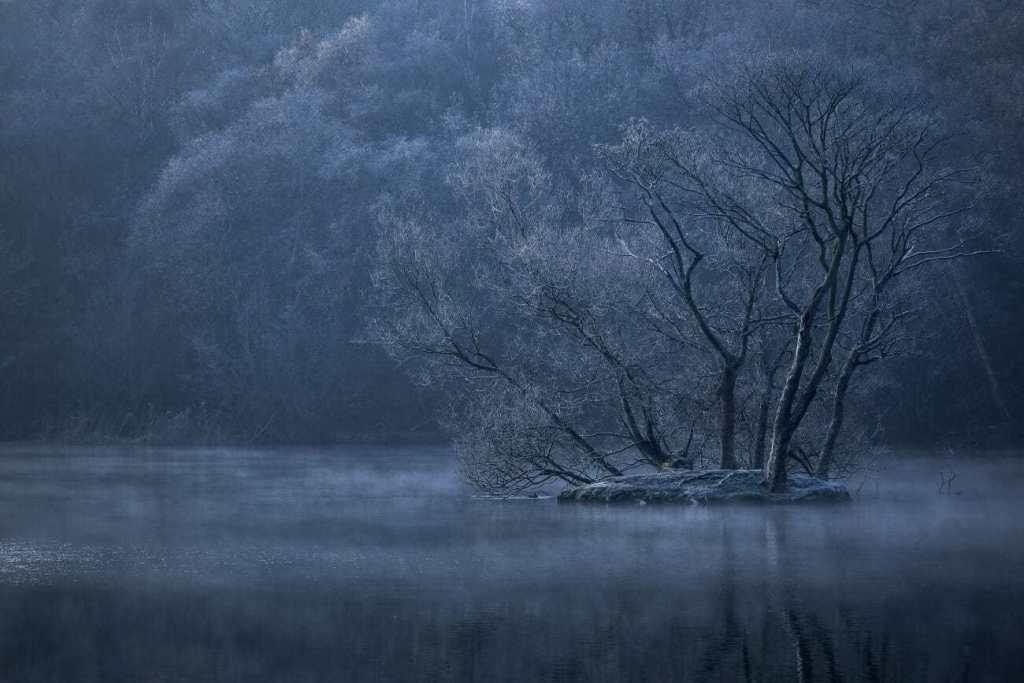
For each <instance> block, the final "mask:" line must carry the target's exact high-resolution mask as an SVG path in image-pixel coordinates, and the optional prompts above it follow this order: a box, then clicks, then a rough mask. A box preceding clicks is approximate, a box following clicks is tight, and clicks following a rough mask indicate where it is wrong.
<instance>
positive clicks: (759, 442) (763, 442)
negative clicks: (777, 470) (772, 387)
mask: <svg viewBox="0 0 1024 683" xmlns="http://www.w3.org/2000/svg"><path fill="white" fill-rule="evenodd" d="M771 396H772V395H771V392H770V391H766V392H765V395H764V397H763V398H762V399H761V407H760V410H759V411H758V414H757V439H756V441H755V442H754V468H755V469H763V468H764V456H765V451H766V450H767V448H768V416H769V415H770V413H771V409H772V400H771Z"/></svg>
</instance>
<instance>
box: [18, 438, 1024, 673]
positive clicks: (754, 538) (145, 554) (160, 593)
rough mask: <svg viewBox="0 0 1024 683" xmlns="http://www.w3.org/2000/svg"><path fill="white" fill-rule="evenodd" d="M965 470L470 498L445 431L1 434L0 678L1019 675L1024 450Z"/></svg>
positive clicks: (935, 466)
mask: <svg viewBox="0 0 1024 683" xmlns="http://www.w3.org/2000/svg"><path fill="white" fill-rule="evenodd" d="M1022 463H1024V461H1022ZM949 466H950V464H949V463H948V462H944V463H942V464H940V463H939V462H938V461H936V462H923V463H922V462H915V463H914V464H913V465H900V466H890V467H888V468H886V471H884V472H882V473H880V474H879V475H878V477H877V478H875V479H869V480H868V481H867V482H866V483H865V484H864V485H863V486H861V488H860V496H859V497H858V500H857V502H856V503H854V504H853V505H851V506H848V507H844V508H842V509H835V508H822V509H801V510H760V509H727V510H726V509H715V510H701V509H689V508H669V509H666V508H653V507H630V508H603V507H569V506H558V505H556V504H555V503H554V501H552V500H540V501H525V500H523V501H505V502H496V501H488V500H480V499H474V498H472V497H471V492H469V491H467V490H466V489H465V488H463V486H462V485H461V484H460V483H459V482H458V479H457V477H456V475H455V473H454V468H453V466H452V463H451V459H450V457H449V456H448V455H447V454H446V453H445V452H444V451H440V450H424V449H419V450H413V449H407V450H401V449H390V450H389V449H365V448H363V449H358V448H353V449H345V450H337V451H331V452H323V451H298V450H287V451H276V452H270V451H258V452H246V451H213V450H211V451H195V450H192V451H151V450H119V451H114V450H64V451H62V450H54V449H33V450H16V449H8V450H6V451H4V452H3V453H0V680H3V681H104V682H106V681H177V680H188V681H205V680H216V681H258V680H272V681H439V680H479V681H534V680H539V681H544V680H557V681H576V680H588V681H677V680H678V681H684V680H694V681H733V680H741V681H742V680H750V681H777V680H799V679H800V677H802V678H803V680H808V681H819V680H821V681H829V680H842V681H860V680H864V681H889V680H893V681H896V680H905V681H919V680H921V681H925V680H934V681H947V680H948V681H989V680H991V681H1013V680H1022V676H1024V659H1022V650H1021V646H1022V645H1024V533H1022V531H1024V515H1022V512H1024V507H1022V505H1021V493H1022V491H1024V464H1017V462H1016V461H1015V460H1013V459H1012V458H1010V457H1004V458H1000V459H997V460H995V459H994V460H991V461H989V462H987V463H986V464H974V465H968V464H964V463H960V464H957V465H954V467H955V468H956V470H957V472H958V477H957V479H956V481H955V482H954V483H953V485H952V487H951V488H952V491H951V492H950V493H949V494H948V495H947V494H941V495H940V494H939V492H938V485H939V483H940V480H939V473H938V470H939V469H941V468H943V467H945V468H947V469H948V468H949ZM858 485H860V480H859V479H858V480H855V481H854V482H853V487H854V488H857V487H858ZM957 494H959V495H957Z"/></svg>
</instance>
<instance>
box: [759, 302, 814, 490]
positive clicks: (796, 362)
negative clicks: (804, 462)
mask: <svg viewBox="0 0 1024 683" xmlns="http://www.w3.org/2000/svg"><path fill="white" fill-rule="evenodd" d="M815 298H817V295H816V297H815ZM816 303H817V301H815V302H814V304H812V305H811V306H809V307H808V308H807V310H806V311H804V313H803V315H801V316H800V323H799V328H798V329H797V334H796V348H795V349H794V350H793V362H792V363H791V364H790V366H789V372H787V373H786V382H785V384H784V385H783V387H782V395H781V396H780V397H779V409H778V410H777V411H776V413H775V424H774V426H773V427H772V446H771V451H770V452H769V453H768V462H766V463H765V467H764V479H765V484H767V486H768V488H769V490H771V491H773V492H776V493H778V492H779V491H782V490H784V489H785V488H786V464H787V463H786V461H787V460H788V458H789V444H790V441H792V439H793V429H794V425H793V420H792V417H793V404H794V403H795V402H796V395H797V391H798V390H799V389H800V380H801V379H802V378H803V374H804V368H805V367H806V365H807V358H808V357H809V356H810V354H811V325H812V323H813V321H814V313H815V311H816V309H817V305H815V304H816Z"/></svg>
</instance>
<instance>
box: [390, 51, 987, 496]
mask: <svg viewBox="0 0 1024 683" xmlns="http://www.w3.org/2000/svg"><path fill="white" fill-rule="evenodd" d="M712 101H713V102H714V103H715V111H716V112H717V114H718V119H717V123H716V125H714V126H712V127H710V128H705V129H699V130H680V129H671V130H662V131H659V130H655V129H654V128H653V127H652V126H651V125H650V124H648V123H647V122H645V121H634V122H633V123H631V124H629V125H627V126H626V127H625V128H624V131H623V137H622V140H621V141H620V142H619V143H618V144H615V145H609V146H601V147H599V148H598V150H597V151H598V157H599V159H600V161H601V162H602V163H603V170H602V171H598V172H597V173H595V174H585V175H584V177H583V178H576V179H574V180H571V181H565V182H563V181H561V180H559V179H556V178H554V177H553V176H552V175H551V174H550V173H549V172H547V171H546V170H545V166H544V164H543V163H542V162H541V160H540V158H539V157H538V156H537V155H536V154H534V153H533V152H532V151H531V150H530V149H528V148H527V147H526V146H524V145H523V144H522V143H521V142H519V141H518V139H517V138H516V137H515V136H514V135H512V134H510V133H507V132H504V131H501V130H500V129H492V130H477V131H475V132H471V133H469V134H466V135H464V136H462V137H461V138H459V140H458V141H457V143H456V145H455V153H454V155H453V158H452V161H451V163H450V164H449V167H448V173H447V182H446V186H447V188H448V190H450V191H451V192H452V194H453V197H454V199H453V201H454V202H456V204H457V205H458V207H459V208H458V209H457V211H459V212H461V214H462V217H461V218H460V219H458V220H456V221H454V222H453V223H452V226H450V227H449V228H446V229H440V228H437V227H434V226H436V225H437V224H438V223H439V222H440V221H441V220H442V219H441V218H439V217H438V216H431V215H429V214H427V213H426V212H425V211H423V210H422V209H421V208H420V207H421V206H422V205H421V204H418V203H417V202H416V201H409V200H408V199H404V200H403V199H394V200H392V201H390V202H386V203H385V204H383V206H385V207H386V209H385V210H384V211H383V212H382V217H383V225H384V229H383V237H382V241H381V246H380V255H381V258H380V263H381V267H380V270H379V271H378V275H377V284H378V291H379V292H382V293H383V296H384V298H385V303H386V305H387V306H388V308H389V309H390V310H391V312H392V313H393V314H394V315H392V316H390V317H389V319H388V320H389V321H390V322H388V321H385V320H382V321H381V324H380V327H379V328H378V333H379V337H378V338H379V339H380V340H382V341H384V342H386V343H387V344H388V345H389V346H390V347H391V348H392V350H393V351H395V353H396V354H397V355H400V356H403V357H404V355H405V354H409V353H413V354H417V355H418V356H419V357H421V358H427V359H431V360H432V361H433V363H432V364H430V367H431V368H433V370H431V369H427V370H426V372H427V374H428V375H430V381H433V379H434V378H436V377H441V376H444V377H448V378H449V379H452V380H455V381H456V382H458V387H457V388H456V391H457V392H458V393H459V395H460V396H462V397H463V400H462V401H461V403H460V405H461V407H458V408H457V409H456V411H455V418H454V419H455V421H456V424H455V428H456V431H457V432H458V433H460V434H461V436H460V439H459V443H460V444H461V450H462V452H463V454H464V456H463V466H464V470H465V471H466V472H467V476H469V478H470V479H471V480H472V481H474V482H475V483H476V484H477V485H479V486H480V487H481V488H484V489H486V490H489V491H494V492H502V493H509V492H517V491H522V490H526V489H528V488H531V487H535V486H538V485H541V484H543V483H545V482H548V481H551V480H560V481H563V482H566V483H569V484H579V483H585V482H588V481H593V480H595V479H600V478H603V477H608V476H614V475H618V474H621V473H624V472H626V471H629V470H630V469H631V468H633V467H637V466H649V467H655V468H659V467H666V466H670V465H672V464H673V463H677V462H680V461H683V462H685V461H686V460H687V459H688V458H689V456H692V455H693V454H694V453H695V452H697V451H698V450H701V449H702V447H703V443H704V441H705V440H706V435H705V433H704V431H705V430H703V429H701V428H700V427H698V424H697V423H698V420H703V417H704V416H705V415H706V414H707V408H708V406H709V405H715V406H716V412H717V419H716V420H712V424H716V427H717V429H716V430H715V431H717V434H718V444H719V448H718V464H719V466H720V467H722V468H736V467H738V466H740V465H741V464H744V462H745V463H746V464H749V465H750V466H754V467H763V468H764V473H765V481H766V485H767V486H769V487H770V488H771V489H772V490H775V491H778V490H780V489H782V488H784V487H785V486H786V481H787V471H788V468H789V467H790V465H791V463H795V464H797V466H800V467H802V468H803V469H804V470H805V471H807V473H809V474H815V475H817V476H821V477H827V476H829V474H830V473H831V471H832V469H833V467H834V466H835V463H836V454H837V452H839V450H840V446H841V443H842V437H843V433H844V425H845V423H846V422H847V421H848V408H849V403H850V401H851V396H854V395H855V394H856V393H857V392H855V391H854V385H855V382H854V380H855V379H857V378H859V377H861V375H862V374H864V373H863V371H862V370H861V369H862V368H865V367H867V366H871V365H874V364H876V363H877V362H878V361H880V360H882V359H884V358H887V357H889V356H891V355H892V354H893V353H895V352H897V351H898V350H900V349H902V348H903V347H904V346H905V344H906V342H907V333H906V328H905V326H904V324H905V322H906V321H907V320H908V319H909V318H910V317H911V315H912V313H913V312H914V311H915V310H916V308H917V306H915V299H919V298H920V297H922V296H926V295H927V293H926V291H925V290H926V288H927V287H926V286H927V282H926V281H925V280H922V275H924V274H926V273H927V272H928V267H929V266H931V265H933V264H937V263H942V262H946V261H950V260H954V259H958V258H963V257H966V256H970V255H974V254H980V253H987V252H988V250H987V249H982V248H979V247H978V246H977V245H976V244H975V242H974V241H973V239H972V238H971V237H970V235H971V231H970V230H969V229H967V228H965V227H964V226H963V225H962V219H963V217H964V215H965V213H966V212H967V211H968V210H969V209H970V206H971V205H970V202H969V201H964V200H962V199H961V197H962V196H963V194H962V193H961V190H962V189H963V188H965V187H968V186H969V185H970V183H971V181H972V180H973V179H974V175H975V172H974V171H973V170H972V169H967V168H959V167H953V166H949V165H948V164H945V163H943V159H942V154H943V152H944V149H945V148H944V144H945V142H946V138H944V137H943V136H941V135H940V134H939V132H938V130H939V126H938V124H937V122H935V121H934V120H932V119H931V118H930V117H929V116H927V115H925V114H923V113H922V111H921V108H920V107H917V106H914V105H912V104H906V103H904V102H899V101H897V100H896V99H894V98H892V97H891V96H889V99H886V96H885V94H884V93H879V92H876V91H874V90H872V89H871V88H869V87H868V86H867V85H866V84H865V83H864V82H863V81H862V80H860V79H858V78H857V77H856V76H855V75H847V74H836V73H835V72H834V71H830V70H827V69H824V68H821V67H819V66H817V65H813V64H812V65H808V64H806V63H797V62H795V61H780V62H775V63H771V64H768V65H766V66H762V67H759V68H756V69H754V68H751V69H748V70H746V71H744V72H743V73H742V74H741V75H740V76H739V77H738V78H736V79H735V80H734V81H731V82H730V83H729V84H728V85H725V86H721V87H719V88H717V89H716V90H715V91H714V92H713V98H712ZM595 178H596V179H595ZM446 220H449V221H450V219H446ZM424 367H426V366H424ZM431 373H433V374H431ZM865 386H866V385H865ZM456 403H458V402H456ZM773 411H774V417H772V413H773ZM859 426H860V427H861V429H859V430H858V431H859V433H862V434H863V433H866V432H867V430H868V425H866V424H864V425H859ZM738 440H739V441H740V444H739V446H740V447H739V448H738V447H737V442H738ZM740 450H743V451H745V452H746V453H747V455H746V457H745V458H744V459H743V460H741V458H740V456H739V455H738V451H740Z"/></svg>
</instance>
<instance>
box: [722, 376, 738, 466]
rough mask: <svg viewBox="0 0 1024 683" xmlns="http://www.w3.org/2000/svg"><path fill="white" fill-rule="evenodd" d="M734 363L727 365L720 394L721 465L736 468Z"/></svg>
mask: <svg viewBox="0 0 1024 683" xmlns="http://www.w3.org/2000/svg"><path fill="white" fill-rule="evenodd" d="M737 374H738V373H737V369H736V367H735V366H734V365H732V364H729V365H726V366H725V369H724V370H723V371H722V382H721V384H720V385H719V387H718V395H719V399H720V400H721V405H722V424H721V435H720V436H721V444H722V453H721V460H720V463H719V467H721V468H722V469H723V470H734V469H736V467H737V464H736V376H737Z"/></svg>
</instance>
